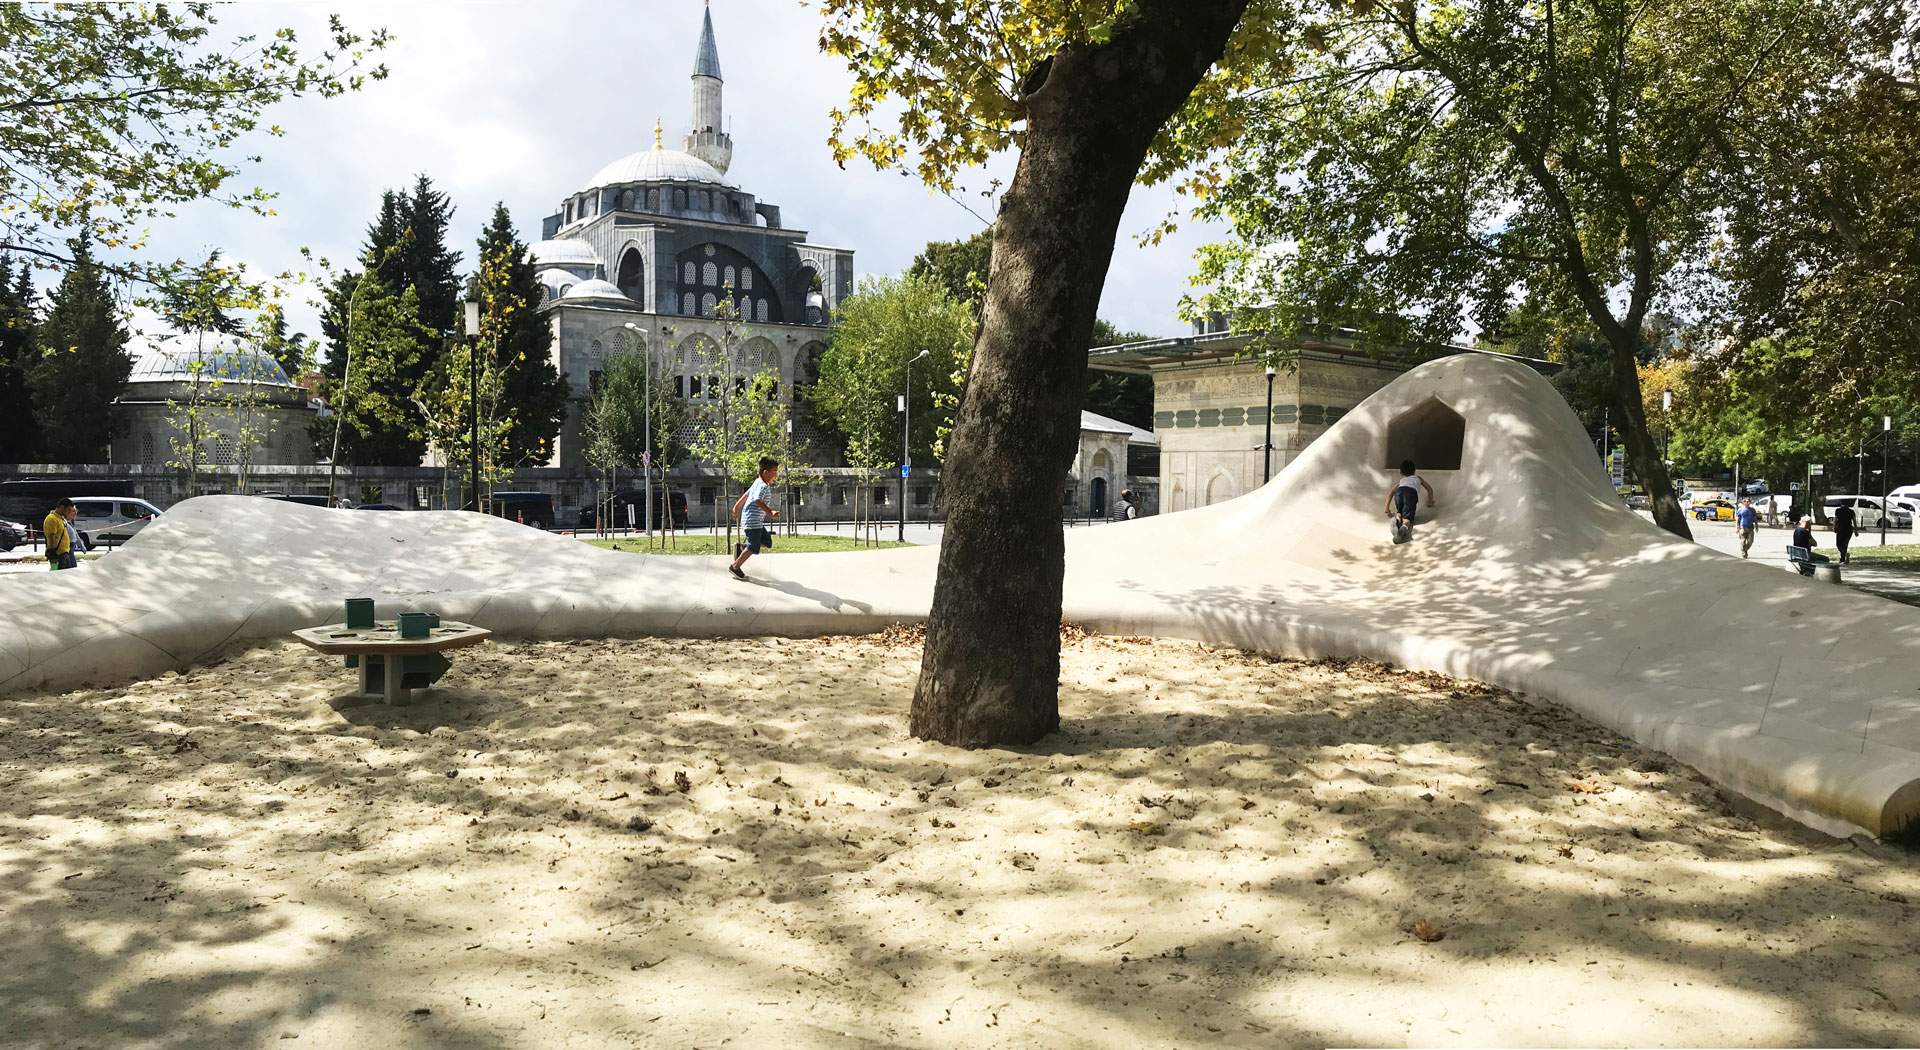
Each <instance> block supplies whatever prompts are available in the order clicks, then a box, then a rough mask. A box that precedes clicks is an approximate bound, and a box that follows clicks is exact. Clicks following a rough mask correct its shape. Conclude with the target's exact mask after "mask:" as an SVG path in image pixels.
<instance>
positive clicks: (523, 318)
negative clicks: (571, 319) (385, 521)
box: [467, 204, 567, 466]
mask: <svg viewBox="0 0 1920 1050" xmlns="http://www.w3.org/2000/svg"><path fill="white" fill-rule="evenodd" d="M467 294H468V295H469V296H470V297H472V298H474V299H477V300H479V302H480V308H481V310H482V317H481V321H480V325H481V338H482V341H483V343H485V344H486V345H487V346H488V347H489V348H490V349H492V350H493V352H494V361H495V363H496V367H498V368H499V369H500V370H501V372H502V382H503V384H504V388H503V391H502V395H503V398H504V405H503V411H504V414H505V421H506V424H507V431H506V440H505V445H504V447H503V448H502V449H500V450H499V454H500V457H501V460H500V461H501V462H502V463H503V464H506V465H508V466H518V465H537V464H541V463H545V462H547V460H548V458H549V457H550V456H551V455H552V452H553V442H554V439H555V438H556V437H558V436H559V434H560V424H561V422H562V421H563V420H565V419H566V415H567V381H566V379H565V378H564V377H562V376H561V375H560V372H559V370H558V369H557V368H555V367H554V364H553V356H552V353H551V347H552V343H553V332H552V330H551V329H550V328H548V327H547V325H546V324H545V323H544V322H543V321H542V320H541V318H540V315H539V312H538V311H539V306H540V299H541V286H540V279H539V278H538V277H537V276H535V273H534V266H533V259H532V258H531V257H530V256H529V255H528V254H527V246H526V245H525V244H524V243H522V242H521V241H520V239H519V238H518V237H517V236H516V233H515V231H514V228H513V218H512V216H510V215H509V214H508V213H507V207H506V205H505V204H495V205H494V206H493V219H492V221H491V222H489V223H488V224H487V228H486V230H485V232H483V233H482V234H481V237H480V266H479V270H478V271H477V272H476V273H475V274H474V276H473V280H472V281H471V282H469V283H468V286H467Z"/></svg>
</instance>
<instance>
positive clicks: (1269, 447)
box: [1260, 365, 1275, 485]
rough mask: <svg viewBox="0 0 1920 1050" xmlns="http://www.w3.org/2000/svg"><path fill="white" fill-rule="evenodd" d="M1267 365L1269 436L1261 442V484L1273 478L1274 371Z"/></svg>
mask: <svg viewBox="0 0 1920 1050" xmlns="http://www.w3.org/2000/svg"><path fill="white" fill-rule="evenodd" d="M1274 371H1275V369H1274V367H1273V366H1272V365H1268V366H1267V437H1266V440H1265V441H1262V442H1261V443H1260V460H1261V462H1260V484H1262V485H1265V484H1266V483H1267V482H1269V481H1271V480H1273V373H1274Z"/></svg>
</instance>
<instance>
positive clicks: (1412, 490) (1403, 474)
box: [1387, 459, 1439, 543]
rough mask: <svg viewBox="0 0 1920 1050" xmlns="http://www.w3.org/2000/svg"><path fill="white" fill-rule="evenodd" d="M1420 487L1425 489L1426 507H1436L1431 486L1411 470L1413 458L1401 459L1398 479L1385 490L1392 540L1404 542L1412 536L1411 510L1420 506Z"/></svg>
mask: <svg viewBox="0 0 1920 1050" xmlns="http://www.w3.org/2000/svg"><path fill="white" fill-rule="evenodd" d="M1421 489H1426V490H1427V507H1428V508H1429V509H1433V508H1435V507H1437V506H1438V505H1439V504H1437V503H1435V502H1434V499H1433V486H1432V485H1429V484H1427V479H1425V478H1423V477H1421V476H1420V475H1418V474H1415V473H1414V472H1413V460H1410V459H1403V460H1401V461H1400V480H1399V481H1398V482H1395V483H1394V486H1393V487H1392V488H1390V489H1388V490H1387V514H1388V515H1390V516H1391V517H1392V518H1393V542H1395V543H1405V542H1407V541H1408V540H1410V539H1412V538H1413V512H1414V511H1416V510H1418V509H1419V507H1420V490H1421Z"/></svg>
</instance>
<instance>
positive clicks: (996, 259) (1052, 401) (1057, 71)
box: [912, 0, 1247, 747]
mask: <svg viewBox="0 0 1920 1050" xmlns="http://www.w3.org/2000/svg"><path fill="white" fill-rule="evenodd" d="M1246 3H1247V0H1140V2H1139V3H1137V4H1136V5H1135V6H1134V7H1133V9H1132V10H1131V11H1130V12H1129V13H1128V14H1127V15H1126V16H1124V17H1123V19H1122V21H1121V23H1120V24H1119V25H1118V26H1116V28H1115V31H1114V33H1113V35H1112V37H1111V38H1110V39H1109V41H1108V43H1106V44H1102V45H1099V46H1079V45H1075V46H1069V47H1066V48H1064V49H1062V50H1061V51H1060V52H1059V53H1058V54H1056V55H1054V56H1053V57H1052V58H1050V59H1048V60H1047V61H1046V62H1045V63H1043V64H1042V65H1041V66H1040V67H1039V68H1037V69H1035V70H1034V71H1033V73H1032V74H1031V75H1030V76H1029V77H1028V80H1027V83H1026V85H1024V88H1025V92H1026V94H1025V98H1024V100H1023V101H1024V102H1025V105H1026V116H1027V130H1026V137H1025V141H1024V142H1023V143H1022V146H1021V151H1020V166H1019V169H1018V170H1017V171H1016V172H1015V174H1014V178H1013V184H1012V185H1011V186H1010V187H1008V189H1007V192H1006V195H1005V196H1004V197H1003V198H1002V200H1001V206H1000V213H999V216H998V217H997V219H996V220H995V222H994V232H993V267H992V272H991V274H990V276H989V280H988V282H987V296H986V307H985V311H984V313H983V316H982V321H981V327H980V334H979V336H978V337H977V338H976V339H975V341H974V351H973V366H972V371H971V374H970V375H969V377H968V380H967V389H966V396H965V398H964V399H963V400H962V402H961V405H960V412H959V417H958V419H957V420H956V421H955V423H954V428H953V437H952V452H951V453H950V454H949V455H948V456H947V459H946V462H945V465H944V471H943V473H944V477H943V481H944V483H945V488H946V500H947V528H946V534H945V536H944V537H943V539H942V540H941V544H940V573H939V577H938V580H937V582H936V583H935V585H934V592H933V610H932V615H931V617H930V619H929V620H928V624H927V643H926V651H925V654H924V655H923V657H922V659H921V664H920V683H919V686H918V688H917V689H916V690H915V691H914V696H913V716H912V731H913V735H914V736H916V737H920V738H922V739H926V740H936V741H939V742H942V743H947V744H956V745H959V746H962V747H980V746H984V745H990V744H1024V743H1030V742H1032V741H1034V740H1037V739H1039V738H1040V737H1042V736H1045V735H1046V734H1048V733H1050V732H1052V731H1053V730H1054V729H1056V728H1058V727H1059V725H1060V711H1059V704H1058V695H1057V692H1058V685H1059V677H1060V635H1059V626H1060V584H1061V579H1062V577H1063V575H1064V573H1065V559H1064V551H1063V548H1062V543H1061V532H1060V512H1061V500H1062V497H1063V496H1064V494H1065V488H1066V477H1067V470H1068V467H1069V466H1070V465H1071V463H1072V461H1073V454H1074V449H1075V447H1076V445H1077V443H1078V441H1079V436H1080V405H1081V401H1082V398H1083V396H1084V394H1085V389H1086V365H1087V345H1088V342H1089V341H1090V340H1091V338H1092V336H1093V321H1094V313H1095V310H1096V308H1097V307H1098V306H1099V304H1100V291H1101V288H1102V286H1104V285H1105V283H1106V278H1107V266H1108V264H1109V263H1110V262H1111V260H1112V256H1113V243H1114V236H1115V234H1116V232H1117V231H1118V229H1119V225H1120V214H1121V212H1122V211H1123V210H1124V209H1125V208H1126V204H1127V194H1128V192H1129V191H1130V190H1131V189H1132V187H1133V181H1134V178H1135V176H1136V175H1137V174H1138V173H1139V170H1140V165H1141V163H1142V162H1143V161H1144V160H1145V158H1146V154H1147V149H1148V147H1149V146H1150V145H1151V144H1152V142H1153V138H1154V136H1155V135H1156V134H1157V133H1158V132H1159V130H1160V128H1161V127H1162V126H1163V125H1164V124H1165V123H1166V122H1167V120H1168V118H1170V117H1171V116H1172V115H1173V114H1174V112H1175V111H1177V110H1178V109H1179V107H1180V106H1181V104H1182V103H1183V102H1185V100H1186V98H1187V96H1188V95H1189V94H1191V93H1192V91H1193V88H1194V86H1195V85H1196V84H1198V83H1199V81H1200V79H1201V78H1202V77H1203V76H1205V75H1206V72H1207V70H1208V69H1209V68H1210V67H1211V66H1212V65H1213V63H1214V62H1216V61H1217V60H1218V59H1219V57H1220V55H1221V53H1222V52H1223V51H1224V50H1225V48H1226V43H1227V38H1228V37H1229V35H1231V33H1232V32H1233V27H1234V25H1235V24H1236V23H1237V22H1238V21H1239V19H1240V14H1241V12H1242V11H1243V10H1244V9H1245V7H1246Z"/></svg>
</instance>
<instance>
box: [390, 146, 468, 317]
mask: <svg viewBox="0 0 1920 1050" xmlns="http://www.w3.org/2000/svg"><path fill="white" fill-rule="evenodd" d="M399 219H400V224H401V229H402V230H403V231H404V235H403V237H402V239H401V241H400V243H399V245H398V251H397V252H396V254H395V258H394V265H395V266H396V267H397V269H398V272H399V275H400V279H399V283H398V284H394V285H393V286H394V287H396V288H412V289H413V293H414V296H415V297H416V298H417V299H418V300H419V303H420V323H421V324H423V325H425V326H427V327H428V328H429V329H432V330H433V331H435V332H445V331H448V330H450V329H452V328H453V326H454V318H455V317H456V316H457V315H458V314H459V312H460V273H459V267H460V253H459V252H456V251H451V250H449V249H448V248H447V227H448V225H449V224H450V223H451V222H452V221H453V204H452V203H451V202H449V201H448V199H447V195H446V194H444V193H441V192H440V191H439V190H436V189H434V188H433V180H432V179H430V178H428V177H427V176H425V175H420V176H417V177H416V178H415V179H414V183H413V192H411V193H405V194H401V195H400V199H399ZM389 283H392V281H391V275H389Z"/></svg>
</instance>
